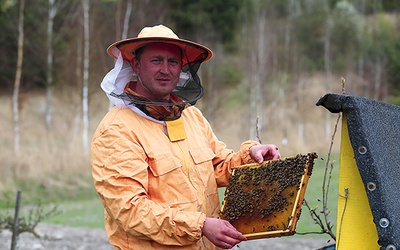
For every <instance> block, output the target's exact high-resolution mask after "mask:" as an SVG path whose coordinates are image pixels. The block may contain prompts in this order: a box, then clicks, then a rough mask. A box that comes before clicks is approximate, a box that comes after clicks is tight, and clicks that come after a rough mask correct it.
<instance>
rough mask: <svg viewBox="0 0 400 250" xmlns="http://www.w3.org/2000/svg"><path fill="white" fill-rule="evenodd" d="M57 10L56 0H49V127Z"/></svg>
mask: <svg viewBox="0 0 400 250" xmlns="http://www.w3.org/2000/svg"><path fill="white" fill-rule="evenodd" d="M57 11H58V6H57V5H56V0H49V10H48V20H47V81H46V127H47V129H50V128H51V120H52V114H51V111H52V99H53V87H52V86H53V33H54V32H53V26H54V17H55V16H56V14H57Z"/></svg>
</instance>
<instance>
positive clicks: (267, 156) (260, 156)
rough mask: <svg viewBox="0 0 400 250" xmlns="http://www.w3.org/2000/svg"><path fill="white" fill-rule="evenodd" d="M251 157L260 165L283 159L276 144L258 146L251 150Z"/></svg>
mask: <svg viewBox="0 0 400 250" xmlns="http://www.w3.org/2000/svg"><path fill="white" fill-rule="evenodd" d="M249 153H250V156H251V158H252V159H253V160H255V161H256V162H258V163H262V162H263V161H269V160H276V159H279V158H281V154H280V153H279V149H278V147H277V146H276V145H274V144H262V145H256V146H253V147H251V148H250V149H249Z"/></svg>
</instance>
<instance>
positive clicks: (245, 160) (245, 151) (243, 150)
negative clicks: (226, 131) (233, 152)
mask: <svg viewBox="0 0 400 250" xmlns="http://www.w3.org/2000/svg"><path fill="white" fill-rule="evenodd" d="M256 145H260V143H258V142H256V141H252V140H249V141H245V142H243V143H242V145H240V157H241V159H242V164H250V163H256V162H257V161H255V160H253V158H251V156H250V151H249V149H250V148H251V147H253V146H256Z"/></svg>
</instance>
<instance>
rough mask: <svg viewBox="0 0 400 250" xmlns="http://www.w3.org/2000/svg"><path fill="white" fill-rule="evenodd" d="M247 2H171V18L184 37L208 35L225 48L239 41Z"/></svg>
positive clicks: (234, 0) (238, 0)
mask: <svg viewBox="0 0 400 250" xmlns="http://www.w3.org/2000/svg"><path fill="white" fill-rule="evenodd" d="M244 1H245V0H224V1H215V0H200V1H185V0H168V1H166V2H167V3H168V5H169V6H170V9H171V11H170V14H169V15H170V18H171V20H172V22H173V23H174V24H175V27H176V30H177V32H178V33H179V34H183V36H182V35H181V36H182V37H189V38H191V37H193V35H196V34H197V35H201V36H203V35H206V36H209V37H210V38H211V39H212V40H216V41H219V42H222V43H225V45H229V44H231V43H232V42H233V41H234V40H235V36H236V33H237V32H238V29H239V24H240V19H239V18H238V16H240V12H241V7H242V6H243V3H244Z"/></svg>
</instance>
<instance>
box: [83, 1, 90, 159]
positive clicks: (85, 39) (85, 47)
mask: <svg viewBox="0 0 400 250" xmlns="http://www.w3.org/2000/svg"><path fill="white" fill-rule="evenodd" d="M82 8H83V43H84V45H83V86H82V121H83V130H82V143H83V151H84V154H85V155H86V156H88V155H89V136H88V134H89V97H88V95H89V41H90V40H89V38H90V37H89V9H90V3H89V0H82Z"/></svg>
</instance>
